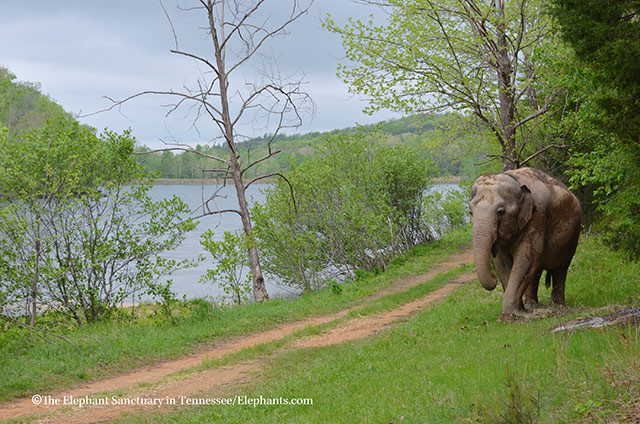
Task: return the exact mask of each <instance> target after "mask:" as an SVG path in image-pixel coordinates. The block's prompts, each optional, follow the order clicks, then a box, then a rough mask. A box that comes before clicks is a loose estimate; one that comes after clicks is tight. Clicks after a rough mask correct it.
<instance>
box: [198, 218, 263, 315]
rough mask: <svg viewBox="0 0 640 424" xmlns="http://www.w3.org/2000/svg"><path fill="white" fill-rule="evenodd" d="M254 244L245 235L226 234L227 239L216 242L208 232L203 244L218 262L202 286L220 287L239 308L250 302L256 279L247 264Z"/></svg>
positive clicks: (206, 276) (238, 233)
mask: <svg viewBox="0 0 640 424" xmlns="http://www.w3.org/2000/svg"><path fill="white" fill-rule="evenodd" d="M249 243H250V241H249V240H248V239H247V237H246V236H245V235H244V234H242V233H241V232H235V233H232V232H229V231H225V233H224V239H223V240H220V241H216V240H215V234H214V232H213V231H211V230H207V232H205V233H204V234H203V235H202V239H201V240H200V244H201V245H202V246H203V247H204V248H205V249H207V251H208V252H209V253H210V254H211V256H213V259H214V260H215V261H216V267H215V268H214V269H209V270H207V273H206V274H205V275H203V276H202V278H201V279H200V282H201V283H214V284H215V283H217V284H218V285H219V286H220V287H221V288H222V290H223V291H224V292H225V293H226V294H227V295H228V296H230V297H231V299H232V300H233V302H234V303H235V304H237V305H239V304H241V303H243V302H245V301H246V300H247V299H249V295H250V294H251V282H252V281H253V276H252V275H251V271H250V270H249V266H248V263H247V254H246V252H247V249H248V248H249V247H250V246H249Z"/></svg>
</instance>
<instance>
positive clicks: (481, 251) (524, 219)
mask: <svg viewBox="0 0 640 424" xmlns="http://www.w3.org/2000/svg"><path fill="white" fill-rule="evenodd" d="M534 210H535V207H534V202H533V198H532V195H531V191H530V190H529V188H528V187H527V186H526V185H523V184H520V183H519V182H518V180H517V179H516V178H515V177H513V176H511V175H509V174H496V175H482V176H481V177H479V178H478V179H477V180H476V182H475V184H474V185H473V187H472V188H471V203H469V211H470V212H471V215H472V217H473V218H472V221H473V254H474V258H475V264H476V273H477V275H478V280H480V283H481V284H482V286H483V287H484V288H485V289H487V290H493V289H494V288H495V287H496V285H497V283H498V282H497V280H496V277H495V276H494V275H493V273H492V272H491V265H490V256H489V255H490V254H493V256H494V257H495V255H496V251H497V249H498V247H499V246H508V245H509V244H510V243H512V242H514V241H515V240H516V239H517V238H518V236H519V235H520V234H521V233H522V230H523V229H524V228H525V227H526V226H527V224H528V223H529V221H530V220H531V217H532V216H533V212H534ZM504 283H506V282H504Z"/></svg>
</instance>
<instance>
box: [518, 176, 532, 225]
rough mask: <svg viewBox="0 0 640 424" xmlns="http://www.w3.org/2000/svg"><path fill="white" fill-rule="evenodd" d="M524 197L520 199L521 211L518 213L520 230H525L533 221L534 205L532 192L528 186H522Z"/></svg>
mask: <svg viewBox="0 0 640 424" xmlns="http://www.w3.org/2000/svg"><path fill="white" fill-rule="evenodd" d="M520 189H521V190H522V197H521V198H520V209H519V212H518V228H519V229H523V228H524V227H525V225H527V224H528V223H529V221H531V217H532V216H533V210H534V204H533V196H532V195H531V190H529V187H527V186H526V185H522V186H520Z"/></svg>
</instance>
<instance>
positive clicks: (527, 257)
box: [469, 168, 582, 322]
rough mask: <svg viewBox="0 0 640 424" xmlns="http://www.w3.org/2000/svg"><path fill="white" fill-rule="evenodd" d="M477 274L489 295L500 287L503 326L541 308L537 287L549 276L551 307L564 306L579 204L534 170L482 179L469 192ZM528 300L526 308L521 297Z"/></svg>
mask: <svg viewBox="0 0 640 424" xmlns="http://www.w3.org/2000/svg"><path fill="white" fill-rule="evenodd" d="M471 198H472V199H471V202H470V203H469V211H470V213H471V216H472V223H473V253H474V261H475V266H476V274H477V276H478V280H479V281H480V283H481V284H482V286H483V287H484V288H485V289H487V290H493V289H495V287H496V285H497V280H496V277H495V276H494V274H493V273H492V270H491V262H490V260H491V259H490V255H491V256H493V258H494V259H493V263H494V266H495V270H496V273H497V275H498V278H499V279H500V282H501V283H502V287H503V289H504V296H503V300H502V314H501V315H500V318H499V319H500V320H502V321H507V322H508V321H513V320H514V319H515V314H516V313H517V312H518V311H521V310H524V305H525V303H526V304H527V306H529V305H531V306H535V305H537V304H538V284H539V280H540V276H541V275H542V271H547V275H546V285H547V286H549V285H550V284H551V283H553V288H552V291H551V302H552V304H555V305H564V304H565V294H564V291H565V281H566V277H567V270H568V268H569V264H570V263H571V260H572V259H573V255H574V253H575V251H576V247H577V245H578V237H579V235H580V230H581V220H582V208H581V207H580V202H579V201H578V199H577V198H576V197H575V196H574V195H573V193H571V192H570V191H569V190H568V189H567V188H566V187H565V186H564V185H563V184H562V183H561V182H560V181H558V180H556V179H555V178H553V177H551V176H549V175H547V174H545V173H544V172H542V171H540V170H539V169H536V168H520V169H516V170H511V171H506V172H503V173H500V174H493V175H489V174H487V175H482V176H480V177H478V179H477V180H476V181H475V183H474V185H473V187H472V188H471ZM523 294H524V296H525V302H523V301H522V296H523Z"/></svg>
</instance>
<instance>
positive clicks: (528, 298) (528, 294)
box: [524, 270, 542, 308]
mask: <svg viewBox="0 0 640 424" xmlns="http://www.w3.org/2000/svg"><path fill="white" fill-rule="evenodd" d="M541 276H542V270H540V271H538V272H536V273H535V274H534V275H533V277H532V279H531V281H530V282H529V285H528V286H527V289H526V290H525V292H524V304H525V306H527V307H530V308H531V307H536V306H538V287H539V285H540V277H541Z"/></svg>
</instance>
